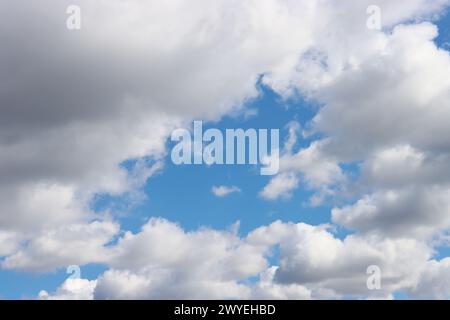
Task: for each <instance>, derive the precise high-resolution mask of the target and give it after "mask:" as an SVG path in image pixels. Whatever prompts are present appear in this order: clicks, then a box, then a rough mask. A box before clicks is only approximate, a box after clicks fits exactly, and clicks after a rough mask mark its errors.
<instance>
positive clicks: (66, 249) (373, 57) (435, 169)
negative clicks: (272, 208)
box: [0, 0, 450, 299]
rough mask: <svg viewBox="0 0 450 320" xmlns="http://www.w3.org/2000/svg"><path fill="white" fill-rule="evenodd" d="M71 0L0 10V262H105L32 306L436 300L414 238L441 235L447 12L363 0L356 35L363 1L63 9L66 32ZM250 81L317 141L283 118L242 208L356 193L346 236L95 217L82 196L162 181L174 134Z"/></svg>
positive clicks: (321, 230) (440, 292) (345, 212)
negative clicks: (375, 281)
mask: <svg viewBox="0 0 450 320" xmlns="http://www.w3.org/2000/svg"><path fill="white" fill-rule="evenodd" d="M71 2H72V1H68V0H64V1H59V2H58V3H54V2H53V1H50V0H43V1H39V2H33V3H29V1H22V0H19V1H14V3H11V1H7V2H2V3H1V4H0V12H8V14H7V15H4V16H3V17H2V19H0V38H1V39H2V42H3V43H4V44H5V50H2V51H1V52H0V69H2V70H4V72H2V74H1V75H0V84H1V85H0V112H1V117H0V176H1V177H2V178H1V180H0V256H1V257H2V260H1V267H2V268H9V269H19V270H27V271H49V270H54V269H55V268H59V267H63V266H67V265H68V264H80V265H83V264H88V263H103V264H105V265H107V266H108V268H109V269H108V270H107V271H106V272H105V273H103V274H102V275H101V276H100V277H99V278H98V279H97V280H92V281H89V280H86V279H69V280H67V281H66V282H64V283H63V284H62V285H61V287H60V288H58V289H57V290H56V292H55V293H54V294H49V293H47V292H41V294H40V297H41V298H48V299H51V298H164V297H171V298H174V297H179V298H196V297H197V298H205V297H210V298H214V297H215V298H251V297H257V298H258V297H259V298H270V297H272V298H324V297H325V298H330V297H346V296H356V297H368V296H370V297H391V296H392V294H393V293H394V292H395V291H397V290H407V291H408V292H409V293H410V294H411V295H414V296H433V297H448V294H449V293H448V290H446V289H445V286H444V285H440V284H439V283H438V282H439V281H438V279H440V278H441V277H444V279H446V277H445V276H444V275H445V274H446V272H447V273H448V261H447V260H448V259H443V260H440V261H436V260H432V257H433V254H434V249H433V245H432V243H431V240H432V238H436V237H439V236H440V235H442V234H443V233H445V232H446V231H447V230H448V228H449V227H450V203H449V200H448V199H450V197H449V190H450V176H449V175H448V172H449V165H448V164H449V163H450V162H449V159H450V151H449V150H450V138H449V137H450V132H449V130H450V129H449V128H450V123H449V122H450V120H449V119H450V111H449V108H448V105H449V103H450V78H449V77H448V75H449V74H450V55H449V52H448V51H446V50H444V49H442V48H439V47H437V46H436V44H435V43H434V41H433V40H434V38H435V37H436V36H437V32H438V30H437V28H436V26H434V25H433V24H432V21H433V19H435V18H437V17H438V16H439V15H440V14H442V13H443V11H444V9H445V8H446V6H448V4H449V1H448V0H399V1H395V2H394V1H388V0H380V1H378V5H379V7H380V8H381V9H382V25H383V30H369V29H368V28H366V20H367V15H366V8H367V7H368V6H369V5H371V4H372V3H371V1H368V0H367V1H366V0H364V1H358V3H355V2H354V1H350V0H345V1H340V2H339V3H337V2H336V1H331V0H329V1H328V0H326V1H319V0H317V1H309V0H308V1H306V0H305V1H293V0H262V1H261V0H246V1H240V0H239V1H238V0H236V1H235V0H232V1H230V0H217V1H209V0H200V1H196V2H195V3H192V2H190V1H182V0H175V1H173V2H171V4H167V3H163V2H161V1H146V2H142V1H134V0H132V1H127V2H123V1H111V0H108V1H106V0H105V1H103V0H102V1H97V2H95V3H93V2H92V1H88V0H78V1H77V5H79V6H80V8H81V10H82V28H81V30H79V31H75V32H74V31H70V30H68V29H67V28H66V25H65V23H64V22H65V19H66V18H67V15H66V8H67V6H68V5H69V4H72V3H71ZM430 21H431V22H430ZM259 79H261V81H262V83H263V84H265V85H267V86H269V87H270V88H271V89H273V90H274V91H275V92H277V93H278V94H280V95H281V96H282V97H283V98H286V99H290V98H295V97H297V96H298V95H301V96H302V97H303V98H305V99H306V100H308V101H312V102H314V103H315V104H317V105H319V108H318V110H317V114H316V115H315V117H314V119H313V120H312V121H311V123H309V124H307V126H306V127H305V128H304V131H303V134H305V135H308V136H309V137H318V138H314V139H313V141H312V142H311V143H310V145H309V146H307V147H305V148H301V149H298V150H297V149H296V145H297V135H298V134H299V131H300V126H299V125H298V124H296V123H295V122H292V123H291V124H290V125H289V128H288V129H289V137H288V138H287V140H286V142H285V147H284V150H283V152H282V156H281V159H280V160H281V162H280V174H279V175H277V176H275V177H274V178H273V179H272V180H271V181H270V182H269V184H268V185H267V186H266V187H265V188H264V189H263V190H262V191H261V193H260V195H261V196H262V197H263V198H265V199H268V200H277V199H279V198H289V197H290V196H291V195H292V194H293V191H294V189H295V188H298V187H299V186H300V182H304V185H305V186H306V188H307V189H308V190H312V191H314V193H315V194H314V196H313V198H312V199H311V204H313V205H320V204H321V203H322V202H323V201H326V200H327V199H329V198H345V199H348V198H350V199H354V201H352V203H346V204H345V205H342V206H341V205H339V206H338V205H336V207H335V208H334V209H333V210H332V222H333V223H335V224H337V225H340V226H343V227H346V228H348V229H351V230H353V231H354V232H355V234H353V235H350V236H347V237H346V238H344V239H340V238H338V237H336V236H335V235H334V234H333V233H332V232H330V231H329V230H328V229H327V228H326V227H325V226H310V225H306V224H301V223H299V224H296V223H281V222H275V223H273V224H270V225H268V226H262V227H260V228H257V229H255V230H254V231H253V232H251V233H250V234H248V235H247V236H246V237H243V238H241V237H239V236H237V235H236V234H234V233H230V232H227V231H220V230H210V229H201V230H197V231H194V232H186V231H184V230H183V229H182V228H181V227H179V226H177V225H175V224H173V223H171V222H169V221H165V220H160V219H151V220H150V221H149V222H148V223H147V224H145V225H144V226H143V227H142V229H141V231H140V232H138V233H135V234H134V233H131V232H124V233H123V234H122V233H121V230H120V226H119V225H118V223H117V222H114V217H110V216H109V215H108V213H106V212H95V211H94V210H93V208H92V200H93V199H94V198H95V196H96V195H98V194H109V195H113V196H118V195H124V194H127V193H133V192H136V191H138V190H139V188H140V187H141V186H142V185H143V184H144V183H145V181H146V180H147V179H148V178H150V177H151V176H152V175H153V174H155V173H156V172H158V171H159V170H162V167H163V164H162V163H163V161H164V157H165V154H166V149H165V142H166V139H167V137H168V135H169V133H170V132H171V130H172V129H173V128H175V127H177V126H179V125H180V124H183V123H186V122H187V121H190V120H192V119H193V118H196V117H201V118H202V119H203V120H217V119H220V118H221V117H222V116H223V115H226V114H230V113H232V114H235V113H236V112H238V113H239V112H242V113H243V114H244V115H245V114H246V110H243V105H244V104H245V102H246V101H248V100H249V99H251V98H254V97H256V96H257V95H258V94H259V92H258V89H257V85H256V84H257V82H258V80H259ZM126 161H127V162H128V163H131V164H132V165H131V167H132V168H131V169H129V168H125V167H124V166H123V163H124V162H126ZM345 164H353V165H354V164H356V166H357V167H358V170H357V171H358V172H357V173H358V174H359V175H358V178H357V179H356V181H355V179H350V178H349V174H350V172H348V170H345V168H344V165H345ZM232 191H236V189H233V188H231V189H229V188H226V187H225V188H224V187H219V188H216V189H215V194H216V195H218V196H225V195H227V194H229V193H230V192H232ZM276 248H279V250H280V257H279V263H278V264H279V265H271V264H270V263H269V260H270V259H269V256H270V254H271V252H272V253H273V251H274V250H275V249H276ZM371 264H375V265H379V266H380V267H381V269H382V270H383V283H384V284H383V287H382V290H381V291H379V292H375V293H374V292H368V290H367V287H366V286H365V279H366V278H367V275H366V273H365V271H366V267H367V266H368V265H371ZM254 277H256V278H258V279H259V280H257V281H253V280H252V279H253V278H254ZM445 281H446V280H445ZM445 281H444V282H442V283H446V282H445Z"/></svg>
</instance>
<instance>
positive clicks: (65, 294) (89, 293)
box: [38, 279, 97, 300]
mask: <svg viewBox="0 0 450 320" xmlns="http://www.w3.org/2000/svg"><path fill="white" fill-rule="evenodd" d="M96 285H97V281H96V280H92V281H90V280H87V279H67V280H66V281H64V283H63V284H62V285H61V286H59V287H58V288H57V290H56V291H55V293H53V294H49V293H48V292H47V291H45V290H42V291H40V292H39V296H38V297H39V299H41V300H92V299H93V297H94V289H95V287H96Z"/></svg>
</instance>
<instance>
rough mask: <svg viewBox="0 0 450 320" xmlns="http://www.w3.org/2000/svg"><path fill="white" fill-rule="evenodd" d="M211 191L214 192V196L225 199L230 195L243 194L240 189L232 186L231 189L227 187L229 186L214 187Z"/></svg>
mask: <svg viewBox="0 0 450 320" xmlns="http://www.w3.org/2000/svg"><path fill="white" fill-rule="evenodd" d="M211 191H212V193H214V195H215V196H216V197H220V198H223V197H226V196H228V195H230V194H232V193H237V192H241V189H239V188H238V187H236V186H230V187H227V186H213V187H212V189H211Z"/></svg>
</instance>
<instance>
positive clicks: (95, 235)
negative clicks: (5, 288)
mask: <svg viewBox="0 0 450 320" xmlns="http://www.w3.org/2000/svg"><path fill="white" fill-rule="evenodd" d="M118 232H119V225H118V224H117V223H113V222H108V221H102V222H99V221H94V222H91V223H89V224H81V223H79V224H71V225H67V226H62V227H59V228H58V229H51V230H48V231H44V232H43V233H42V234H40V235H37V236H35V237H33V239H32V240H30V241H29V242H28V243H27V244H25V245H24V246H22V247H20V248H19V249H18V250H17V251H14V253H12V254H11V255H8V256H7V257H6V258H5V259H4V260H3V261H2V262H1V267H2V268H5V269H15V270H24V271H34V272H44V271H51V270H54V269H56V268H60V267H65V266H68V265H83V264H87V263H105V262H107V261H108V260H109V251H108V248H107V247H106V245H107V244H108V243H109V242H110V241H111V240H112V239H113V237H114V236H115V235H116V234H117V233H118Z"/></svg>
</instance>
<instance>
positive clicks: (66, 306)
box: [0, 300, 450, 320]
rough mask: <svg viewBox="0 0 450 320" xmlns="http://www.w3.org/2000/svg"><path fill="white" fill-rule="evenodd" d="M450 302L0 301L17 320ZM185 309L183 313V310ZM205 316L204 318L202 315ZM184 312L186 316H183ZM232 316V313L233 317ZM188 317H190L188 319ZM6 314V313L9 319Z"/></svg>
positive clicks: (256, 314)
mask: <svg viewBox="0 0 450 320" xmlns="http://www.w3.org/2000/svg"><path fill="white" fill-rule="evenodd" d="M449 307H450V303H449V301H278V300H277V301H272V300H271V301H267V300H264V301H254V300H252V301H229V300H220V301H219V300H217V301H215V300H213V301H210V300H208V301H205V300H188V301H185V300H184V301H181V300H180V301H177V300H163V301H147V300H146V301H143V300H140V301H122V300H120V301H118V300H115V301H18V300H16V301H0V308H1V310H2V311H3V312H5V311H6V310H7V309H10V310H8V311H11V312H13V313H12V314H14V315H15V316H20V315H22V314H27V313H30V312H31V313H32V314H36V315H38V314H39V315H45V317H46V318H53V317H55V319H56V318H58V319H61V318H65V317H67V316H70V317H79V318H80V319H85V318H86V319H88V318H91V317H92V316H99V317H100V316H101V317H102V319H103V318H105V315H106V314H113V315H114V316H115V317H122V318H124V319H126V320H128V319H130V318H131V317H133V318H138V319H145V320H146V319H158V320H163V319H169V320H177V319H180V320H184V319H267V320H276V319H283V320H284V319H286V320H287V319H308V320H309V319H314V318H318V319H322V318H323V317H333V319H334V318H341V317H344V318H345V319H352V318H354V319H365V318H368V317H370V318H378V319H380V320H381V319H387V318H390V317H391V316H392V315H393V312H395V313H399V314H400V315H401V316H402V317H405V316H414V317H418V316H421V315H423V316H426V317H430V316H432V315H433V314H434V315H437V314H442V315H445V314H447V312H448V310H450V308H449ZM180 308H183V309H180ZM205 308H207V312H206V315H205V313H204V310H206V309H205ZM181 310H182V312H181ZM233 311H234V312H233ZM187 313H189V314H187ZM6 314H8V313H6Z"/></svg>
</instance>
